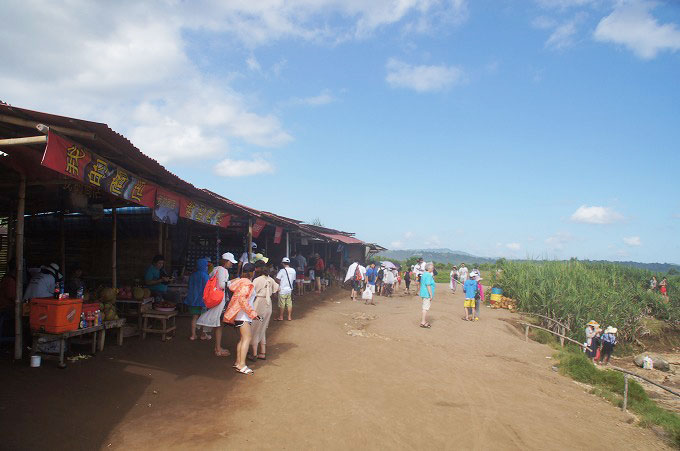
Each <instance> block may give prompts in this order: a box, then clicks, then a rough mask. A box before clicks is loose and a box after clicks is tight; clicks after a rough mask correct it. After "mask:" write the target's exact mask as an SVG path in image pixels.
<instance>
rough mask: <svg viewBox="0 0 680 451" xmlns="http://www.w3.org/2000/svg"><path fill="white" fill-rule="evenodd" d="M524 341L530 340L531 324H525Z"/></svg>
mask: <svg viewBox="0 0 680 451" xmlns="http://www.w3.org/2000/svg"><path fill="white" fill-rule="evenodd" d="M524 341H529V326H524Z"/></svg>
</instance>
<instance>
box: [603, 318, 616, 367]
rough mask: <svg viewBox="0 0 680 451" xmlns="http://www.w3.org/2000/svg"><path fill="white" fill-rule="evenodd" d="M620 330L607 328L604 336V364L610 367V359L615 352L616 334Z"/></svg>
mask: <svg viewBox="0 0 680 451" xmlns="http://www.w3.org/2000/svg"><path fill="white" fill-rule="evenodd" d="M617 332H618V329H616V327H611V326H609V327H607V328H606V329H605V331H604V335H602V353H601V354H602V364H603V365H609V358H610V357H611V356H612V353H613V352H614V347H615V346H616V333H617Z"/></svg>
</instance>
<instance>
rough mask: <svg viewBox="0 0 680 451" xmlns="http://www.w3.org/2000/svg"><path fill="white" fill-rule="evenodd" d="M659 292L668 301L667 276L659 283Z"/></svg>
mask: <svg viewBox="0 0 680 451" xmlns="http://www.w3.org/2000/svg"><path fill="white" fill-rule="evenodd" d="M659 293H661V296H663V297H664V298H665V299H666V301H668V280H666V278H665V277H664V278H663V279H661V282H660V283H659Z"/></svg>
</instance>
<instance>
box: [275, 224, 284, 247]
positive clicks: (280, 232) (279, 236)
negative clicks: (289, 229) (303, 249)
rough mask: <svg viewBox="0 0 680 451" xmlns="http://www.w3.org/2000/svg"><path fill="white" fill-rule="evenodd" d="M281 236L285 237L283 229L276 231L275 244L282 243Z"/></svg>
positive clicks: (279, 228) (278, 228)
mask: <svg viewBox="0 0 680 451" xmlns="http://www.w3.org/2000/svg"><path fill="white" fill-rule="evenodd" d="M281 235H283V227H277V228H276V230H274V244H279V243H280V242H281Z"/></svg>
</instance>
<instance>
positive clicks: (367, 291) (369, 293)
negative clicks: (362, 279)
mask: <svg viewBox="0 0 680 451" xmlns="http://www.w3.org/2000/svg"><path fill="white" fill-rule="evenodd" d="M361 299H366V300H367V301H370V300H371V299H373V292H372V291H371V289H370V288H368V285H367V286H366V289H365V290H364V292H363V293H361Z"/></svg>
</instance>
